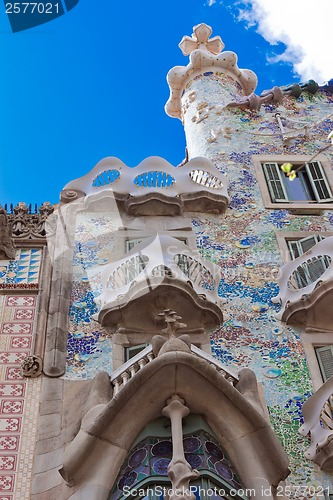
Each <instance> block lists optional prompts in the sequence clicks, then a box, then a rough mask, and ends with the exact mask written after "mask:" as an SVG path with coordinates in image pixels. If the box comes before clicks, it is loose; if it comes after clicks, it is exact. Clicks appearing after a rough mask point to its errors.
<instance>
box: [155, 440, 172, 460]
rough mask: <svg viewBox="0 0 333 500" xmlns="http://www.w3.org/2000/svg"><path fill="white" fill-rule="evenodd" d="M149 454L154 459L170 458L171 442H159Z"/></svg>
mask: <svg viewBox="0 0 333 500" xmlns="http://www.w3.org/2000/svg"><path fill="white" fill-rule="evenodd" d="M151 452H152V454H153V455H154V457H172V442H171V441H159V442H158V443H156V444H155V445H154V446H153V447H152V449H151Z"/></svg>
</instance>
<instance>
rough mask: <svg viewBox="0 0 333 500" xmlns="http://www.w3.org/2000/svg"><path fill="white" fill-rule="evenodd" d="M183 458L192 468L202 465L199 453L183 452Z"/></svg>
mask: <svg viewBox="0 0 333 500" xmlns="http://www.w3.org/2000/svg"><path fill="white" fill-rule="evenodd" d="M185 458H186V460H187V461H188V463H189V464H190V466H191V467H192V468H193V469H196V468H197V467H200V466H201V465H202V456H201V455H192V454H191V453H185Z"/></svg>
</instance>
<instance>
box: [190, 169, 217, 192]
mask: <svg viewBox="0 0 333 500" xmlns="http://www.w3.org/2000/svg"><path fill="white" fill-rule="evenodd" d="M189 176H190V179H191V180H192V181H193V182H196V183H197V184H199V185H200V186H204V187H207V188H213V189H221V188H222V187H223V183H222V182H221V181H220V179H218V178H217V177H216V176H215V175H212V174H210V173H209V172H206V170H201V169H196V170H192V171H191V172H190V173H189Z"/></svg>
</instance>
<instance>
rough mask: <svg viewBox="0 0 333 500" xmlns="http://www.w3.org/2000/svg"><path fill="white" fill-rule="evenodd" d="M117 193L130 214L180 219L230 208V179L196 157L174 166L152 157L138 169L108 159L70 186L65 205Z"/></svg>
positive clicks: (118, 200) (211, 163)
mask: <svg viewBox="0 0 333 500" xmlns="http://www.w3.org/2000/svg"><path fill="white" fill-rule="evenodd" d="M110 191H111V192H112V193H113V194H114V197H115V199H116V200H117V202H118V204H119V205H120V207H121V208H123V209H124V210H125V211H126V212H127V213H128V214H129V215H134V216H140V215H181V214H182V213H183V212H215V213H223V212H225V211H226V209H227V207H228V203H229V197H228V179H227V177H226V175H225V174H222V173H221V172H219V170H218V169H217V168H216V167H215V165H214V163H213V162H212V161H210V160H207V159H205V158H193V159H192V160H190V161H189V162H187V163H185V164H184V165H181V166H179V167H174V166H172V165H171V164H170V163H168V162H167V161H166V160H164V159H163V158H160V157H157V156H152V157H150V158H146V159H145V160H144V161H143V162H141V163H140V164H139V165H137V166H136V167H134V168H130V167H128V166H127V165H125V164H124V163H123V162H122V161H120V160H119V159H118V158H113V157H109V158H104V159H103V160H101V161H100V162H99V163H98V164H97V165H96V166H95V167H94V168H93V169H92V170H91V172H89V173H88V174H87V175H85V176H83V177H80V178H79V179H75V180H74V181H71V182H69V183H68V184H67V185H66V186H65V188H64V189H63V191H62V194H61V198H62V201H63V202H65V203H68V202H70V201H74V200H75V199H76V196H75V195H76V193H80V196H82V195H86V197H87V200H88V201H89V200H90V198H93V197H94V196H95V195H98V196H100V195H101V193H103V192H106V193H107V192H110Z"/></svg>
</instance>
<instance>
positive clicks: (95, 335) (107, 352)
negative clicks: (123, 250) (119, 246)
mask: <svg viewBox="0 0 333 500" xmlns="http://www.w3.org/2000/svg"><path fill="white" fill-rule="evenodd" d="M116 229H117V224H116V221H115V220H114V219H113V218H112V217H111V216H110V214H106V213H98V214H96V213H93V212H92V213H89V212H82V213H81V214H79V215H78V216H77V220H76V233H75V247H74V257H73V286H72V293H71V305H70V313H69V332H68V348H67V352H68V356H67V371H66V375H65V378H66V379H69V380H84V379H91V378H93V377H94V376H95V375H96V373H98V371H101V370H106V371H107V372H109V373H111V371H112V347H111V335H110V332H109V331H108V330H107V329H105V328H102V327H101V325H100V324H99V323H98V322H97V321H94V320H93V318H92V315H93V314H95V313H96V312H97V311H98V308H99V306H100V304H99V301H98V297H99V295H100V293H101V289H102V286H101V272H102V269H103V266H104V265H105V264H107V263H108V262H109V260H110V258H112V253H113V251H114V244H115V241H114V235H115V232H116Z"/></svg>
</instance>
